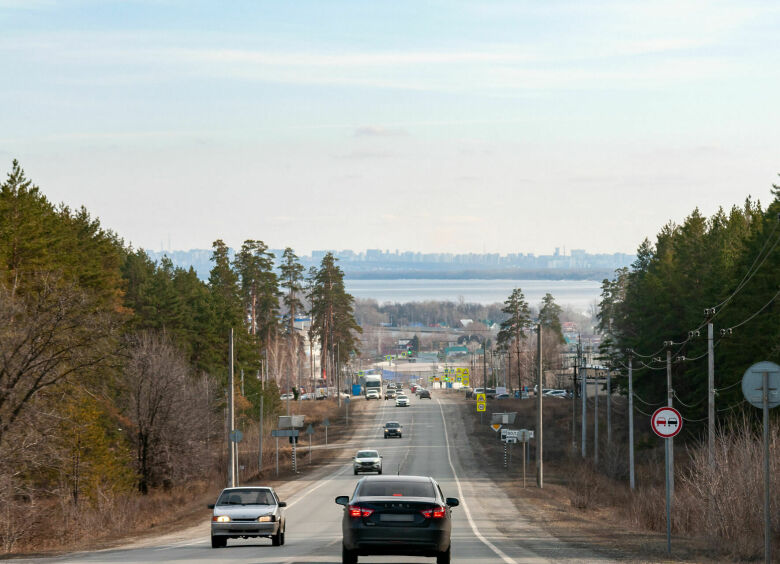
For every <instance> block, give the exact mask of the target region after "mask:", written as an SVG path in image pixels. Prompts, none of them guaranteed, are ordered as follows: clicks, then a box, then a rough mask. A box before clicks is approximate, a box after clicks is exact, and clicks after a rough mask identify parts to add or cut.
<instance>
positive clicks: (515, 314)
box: [485, 288, 532, 374]
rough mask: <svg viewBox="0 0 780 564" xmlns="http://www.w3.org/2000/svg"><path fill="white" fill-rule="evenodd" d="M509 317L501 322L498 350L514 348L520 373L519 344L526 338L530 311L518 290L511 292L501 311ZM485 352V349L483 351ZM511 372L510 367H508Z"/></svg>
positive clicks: (529, 324) (529, 325)
mask: <svg viewBox="0 0 780 564" xmlns="http://www.w3.org/2000/svg"><path fill="white" fill-rule="evenodd" d="M501 311H502V312H504V313H505V314H507V315H508V316H509V317H508V318H507V319H505V320H504V321H502V322H501V329H500V330H499V332H498V345H499V347H500V348H505V349H509V348H511V347H514V350H515V359H516V362H517V367H518V374H519V372H520V343H521V342H522V341H523V340H525V338H526V330H528V329H529V328H530V327H531V324H532V322H531V310H530V308H529V307H528V302H527V301H526V300H525V296H524V295H523V291H522V290H521V289H520V288H515V289H514V290H512V294H511V295H510V296H509V298H507V300H506V301H505V302H504V307H503V309H502V310H501ZM485 350H487V349H485ZM510 371H511V367H510Z"/></svg>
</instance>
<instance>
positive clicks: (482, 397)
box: [477, 394, 485, 403]
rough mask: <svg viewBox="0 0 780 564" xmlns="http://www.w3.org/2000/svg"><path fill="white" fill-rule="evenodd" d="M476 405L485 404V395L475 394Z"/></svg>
mask: <svg viewBox="0 0 780 564" xmlns="http://www.w3.org/2000/svg"><path fill="white" fill-rule="evenodd" d="M477 403H485V394H477Z"/></svg>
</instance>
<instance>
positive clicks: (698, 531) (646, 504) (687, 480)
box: [466, 398, 780, 562]
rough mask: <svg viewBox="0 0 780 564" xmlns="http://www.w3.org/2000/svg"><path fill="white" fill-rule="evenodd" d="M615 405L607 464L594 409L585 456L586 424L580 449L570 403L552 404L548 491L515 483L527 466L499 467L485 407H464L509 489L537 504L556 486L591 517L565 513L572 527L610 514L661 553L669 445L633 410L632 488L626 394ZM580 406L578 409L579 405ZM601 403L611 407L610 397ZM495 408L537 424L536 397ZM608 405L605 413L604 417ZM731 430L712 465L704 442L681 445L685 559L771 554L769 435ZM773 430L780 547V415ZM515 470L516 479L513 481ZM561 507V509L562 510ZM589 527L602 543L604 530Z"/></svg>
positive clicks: (678, 546)
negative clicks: (767, 537) (766, 503)
mask: <svg viewBox="0 0 780 564" xmlns="http://www.w3.org/2000/svg"><path fill="white" fill-rule="evenodd" d="M614 404H615V405H614V408H615V409H614V411H613V426H614V429H613V432H614V435H613V441H612V444H611V445H608V444H607V442H606V424H605V423H606V422H605V419H604V418H602V419H601V420H600V431H601V434H602V435H601V440H600V450H599V454H600V457H599V464H598V465H595V464H594V461H593V448H592V447H593V445H592V441H593V428H592V412H590V413H589V416H590V419H591V422H590V426H589V430H588V440H589V441H590V442H589V443H588V457H587V458H586V459H583V458H582V457H581V455H580V450H579V448H580V447H579V442H580V429H579V426H578V427H577V428H576V432H577V433H576V444H577V449H576V450H573V449H572V430H571V402H570V401H564V400H555V401H553V400H549V401H546V402H545V423H544V424H545V432H544V440H545V442H544V446H545V452H544V459H545V483H546V484H550V485H552V486H553V487H552V488H550V490H551V491H550V492H549V493H547V494H545V493H544V492H545V491H548V489H547V488H545V490H543V491H539V490H538V489H536V488H528V489H526V490H523V489H522V488H521V487H520V488H517V487H516V481H517V480H518V479H520V480H521V478H518V476H519V474H520V472H521V470H520V465H519V464H516V465H514V467H512V468H510V469H509V470H504V469H503V468H502V467H501V466H500V460H501V451H502V448H501V446H500V443H499V442H498V440H497V436H496V433H494V431H492V430H491V429H490V428H489V426H488V425H487V423H488V421H487V418H486V419H485V422H484V423H483V424H480V423H479V415H477V414H476V413H473V412H472V411H471V410H466V414H467V417H468V418H469V419H470V420H471V423H472V424H471V425H470V426H469V429H468V430H469V434H470V435H472V437H473V438H474V439H476V441H477V442H478V443H479V444H480V445H481V446H480V448H481V449H482V450H483V454H484V456H485V458H486V459H488V460H495V462H496V464H494V465H490V466H488V468H489V473H491V474H492V475H494V477H496V478H499V477H500V478H501V479H500V480H498V479H497V483H499V484H500V485H502V486H504V487H506V488H507V489H508V490H509V489H511V491H512V492H513V495H517V496H522V497H523V498H524V499H526V500H530V501H535V502H536V504H537V505H538V507H542V508H545V509H548V510H549V509H550V507H551V505H550V504H551V498H550V496H551V495H552V492H553V491H554V492H555V493H556V494H558V493H560V492H563V493H561V500H565V502H566V503H567V504H568V506H569V509H568V511H569V512H575V515H576V514H579V515H580V516H581V517H582V521H583V523H577V522H576V520H573V521H566V526H567V527H583V528H588V525H587V523H585V522H587V521H589V520H591V519H593V518H594V515H598V516H599V519H600V520H601V519H605V520H606V522H604V523H602V525H603V526H604V527H607V528H609V527H610V526H611V528H612V529H613V530H624V531H625V530H628V531H634V533H635V534H636V535H637V537H638V538H639V537H642V538H645V536H646V535H650V537H649V538H653V539H654V540H653V541H652V542H649V543H648V542H647V541H645V543H646V545H643V546H641V549H640V550H641V552H640V554H641V555H643V556H647V555H650V554H656V555H659V556H660V555H662V554H663V551H662V550H659V546H664V547H665V542H663V535H664V533H665V531H666V506H665V499H666V498H665V486H664V462H663V460H664V452H663V447H662V443H661V441H660V440H657V439H655V438H654V437H653V436H652V435H650V432H649V431H648V429H649V424H648V422H647V421H645V420H644V418H643V417H642V416H639V417H637V418H635V428H636V429H637V430H638V431H637V436H636V444H637V452H636V465H637V466H636V483H637V489H636V491H634V492H632V491H631V490H630V489H629V487H628V473H629V472H628V452H627V451H628V449H627V432H626V418H625V413H626V409H625V402H624V401H622V399H621V398H616V400H615V402H614ZM577 407H578V412H579V405H578V406H577ZM591 407H592V405H591ZM600 407H601V408H602V409H603V408H604V404H603V403H602V404H601V406H600ZM490 411H516V412H517V413H518V421H517V423H516V425H514V427H527V428H535V427H536V424H535V416H536V407H535V402H533V400H531V401H528V400H509V401H502V402H495V403H491V405H489V406H488V412H490ZM604 413H605V412H604V411H602V417H604ZM727 429H728V431H726V430H724V429H721V431H720V432H719V433H718V435H717V438H716V455H715V464H714V466H713V467H710V465H709V463H708V460H707V449H706V445H704V446H701V445H699V444H692V445H689V446H688V447H687V448H686V446H685V445H683V444H682V443H681V442H679V441H678V443H677V444H676V445H675V446H676V448H675V476H676V481H675V492H674V499H673V502H672V507H673V511H672V530H673V534H674V535H675V540H674V543H673V544H674V546H675V552H676V556H677V558H680V559H681V560H684V559H687V560H693V561H703V560H705V559H706V560H710V559H713V558H715V559H728V560H734V561H740V562H741V561H748V560H754V559H757V558H760V556H761V555H762V554H763V542H764V541H763V470H762V468H763V466H762V463H763V462H762V461H763V446H762V444H763V443H762V440H761V435H760V430H759V431H758V432H757V431H756V429H755V428H754V427H752V426H751V424H750V423H749V422H747V421H745V420H740V421H732V422H730V423H729V425H728V427H727ZM770 437H771V440H770V461H771V465H770V466H771V467H770V475H771V477H772V478H771V479H772V483H771V488H770V489H771V492H772V499H771V515H772V523H773V540H772V542H773V546H775V547H777V546H780V423H778V422H775V423H774V425H773V426H772V430H771V433H770ZM518 450H519V449H518ZM518 450H516V451H515V452H518ZM534 457H535V452H534V451H533V445H532V448H531V452H530V459H531V462H532V464H531V466H530V467H529V468H528V480H529V484H533V483H534V480H535V469H534V467H533V461H534ZM507 476H511V477H512V478H514V480H515V481H514V482H512V481H507V480H506V477H507ZM559 487H560V488H561V490H559V489H558V488H559ZM561 509H562V508H560V507H558V508H557V509H555V511H558V512H560V511H561ZM602 528H603V527H602ZM591 533H592V534H593V539H594V542H595V541H596V539H597V537H598V535H599V533H598V532H597V531H591ZM563 534H565V533H563ZM602 540H603V539H602ZM613 540H615V539H613ZM619 542H624V543H625V546H626V547H628V548H630V549H631V550H637V547H638V545H637V543H636V542H634V541H633V540H632V539H631V538H626V537H624V538H621V539H619ZM678 551H679V552H678ZM776 551H777V549H776Z"/></svg>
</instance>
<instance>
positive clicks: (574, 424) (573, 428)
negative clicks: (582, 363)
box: [571, 351, 579, 451]
mask: <svg viewBox="0 0 780 564" xmlns="http://www.w3.org/2000/svg"><path fill="white" fill-rule="evenodd" d="M578 360H579V351H578V352H577V356H575V357H574V372H573V373H572V380H571V449H572V450H573V451H574V450H576V449H577V361H578Z"/></svg>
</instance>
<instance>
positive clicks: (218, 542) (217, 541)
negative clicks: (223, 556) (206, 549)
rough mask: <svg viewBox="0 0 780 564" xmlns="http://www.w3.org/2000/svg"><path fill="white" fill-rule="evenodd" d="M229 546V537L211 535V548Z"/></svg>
mask: <svg viewBox="0 0 780 564" xmlns="http://www.w3.org/2000/svg"><path fill="white" fill-rule="evenodd" d="M226 546H227V537H215V536H214V535H211V548H224V547H226Z"/></svg>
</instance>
